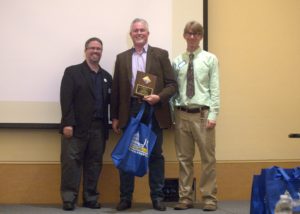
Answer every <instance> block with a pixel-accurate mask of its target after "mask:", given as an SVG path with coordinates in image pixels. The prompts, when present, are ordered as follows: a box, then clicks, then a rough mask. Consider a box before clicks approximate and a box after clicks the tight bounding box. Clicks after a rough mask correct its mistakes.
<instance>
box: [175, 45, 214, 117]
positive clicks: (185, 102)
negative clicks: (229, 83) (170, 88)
mask: <svg viewBox="0 0 300 214" xmlns="http://www.w3.org/2000/svg"><path fill="white" fill-rule="evenodd" d="M189 54H190V53H188V52H185V53H183V54H181V55H179V56H177V57H176V58H175V59H174V60H173V63H172V66H173V70H174V72H175V75H176V77H177V82H178V93H177V94H176V95H175V96H174V97H173V100H172V102H173V105H175V106H185V107H187V108H196V107H199V106H203V105H204V106H209V107H210V110H209V115H208V119H209V120H215V121H216V119H217V115H218V113H219V108H220V88H219V68H218V59H217V57H216V56H215V55H214V54H212V53H209V52H207V51H204V50H201V48H198V49H197V50H196V51H195V52H194V53H193V54H194V60H193V63H194V80H195V95H194V96H193V97H192V98H191V99H190V98H188V97H187V96H186V83H187V81H186V73H187V69H188V64H189Z"/></svg>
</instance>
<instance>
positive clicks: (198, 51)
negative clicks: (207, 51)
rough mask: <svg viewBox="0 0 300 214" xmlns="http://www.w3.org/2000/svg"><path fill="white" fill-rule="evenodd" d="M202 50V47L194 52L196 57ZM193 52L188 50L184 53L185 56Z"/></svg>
mask: <svg viewBox="0 0 300 214" xmlns="http://www.w3.org/2000/svg"><path fill="white" fill-rule="evenodd" d="M201 51H202V49H201V47H199V48H197V49H196V50H195V51H194V52H193V53H192V54H194V57H195V56H197V55H198V54H199V53H200V52H201ZM190 54H191V53H190V52H188V51H186V52H185V53H184V55H185V57H188V56H189V55H190Z"/></svg>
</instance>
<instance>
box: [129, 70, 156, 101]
mask: <svg viewBox="0 0 300 214" xmlns="http://www.w3.org/2000/svg"><path fill="white" fill-rule="evenodd" d="M156 78H157V77H156V76H155V75H153V74H149V73H145V72H141V71H137V74H136V79H135V84H134V89H133V93H134V95H136V96H138V97H144V96H148V95H151V94H153V92H154V89H155V85H156Z"/></svg>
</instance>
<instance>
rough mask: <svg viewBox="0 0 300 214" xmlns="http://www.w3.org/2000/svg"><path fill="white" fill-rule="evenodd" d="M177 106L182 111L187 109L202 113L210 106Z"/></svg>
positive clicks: (188, 111) (190, 111) (189, 111)
mask: <svg viewBox="0 0 300 214" xmlns="http://www.w3.org/2000/svg"><path fill="white" fill-rule="evenodd" d="M176 108H177V109H178V110H180V111H185V112H187V113H200V112H201V111H204V110H208V109H209V107H208V106H201V107H198V108H187V107H184V106H177V107H176Z"/></svg>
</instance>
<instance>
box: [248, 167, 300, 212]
mask: <svg viewBox="0 0 300 214" xmlns="http://www.w3.org/2000/svg"><path fill="white" fill-rule="evenodd" d="M299 190H300V168H299V167H296V168H292V169H283V168H280V167H277V166H274V167H271V168H267V169H262V170H261V174H260V175H254V177H253V183H252V193H251V206H250V214H274V209H275V206H276V203H277V201H278V200H279V198H280V195H282V194H285V193H288V194H289V195H290V196H291V197H292V198H293V200H299ZM293 211H295V212H299V211H300V208H299V207H296V208H294V210H293Z"/></svg>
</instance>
